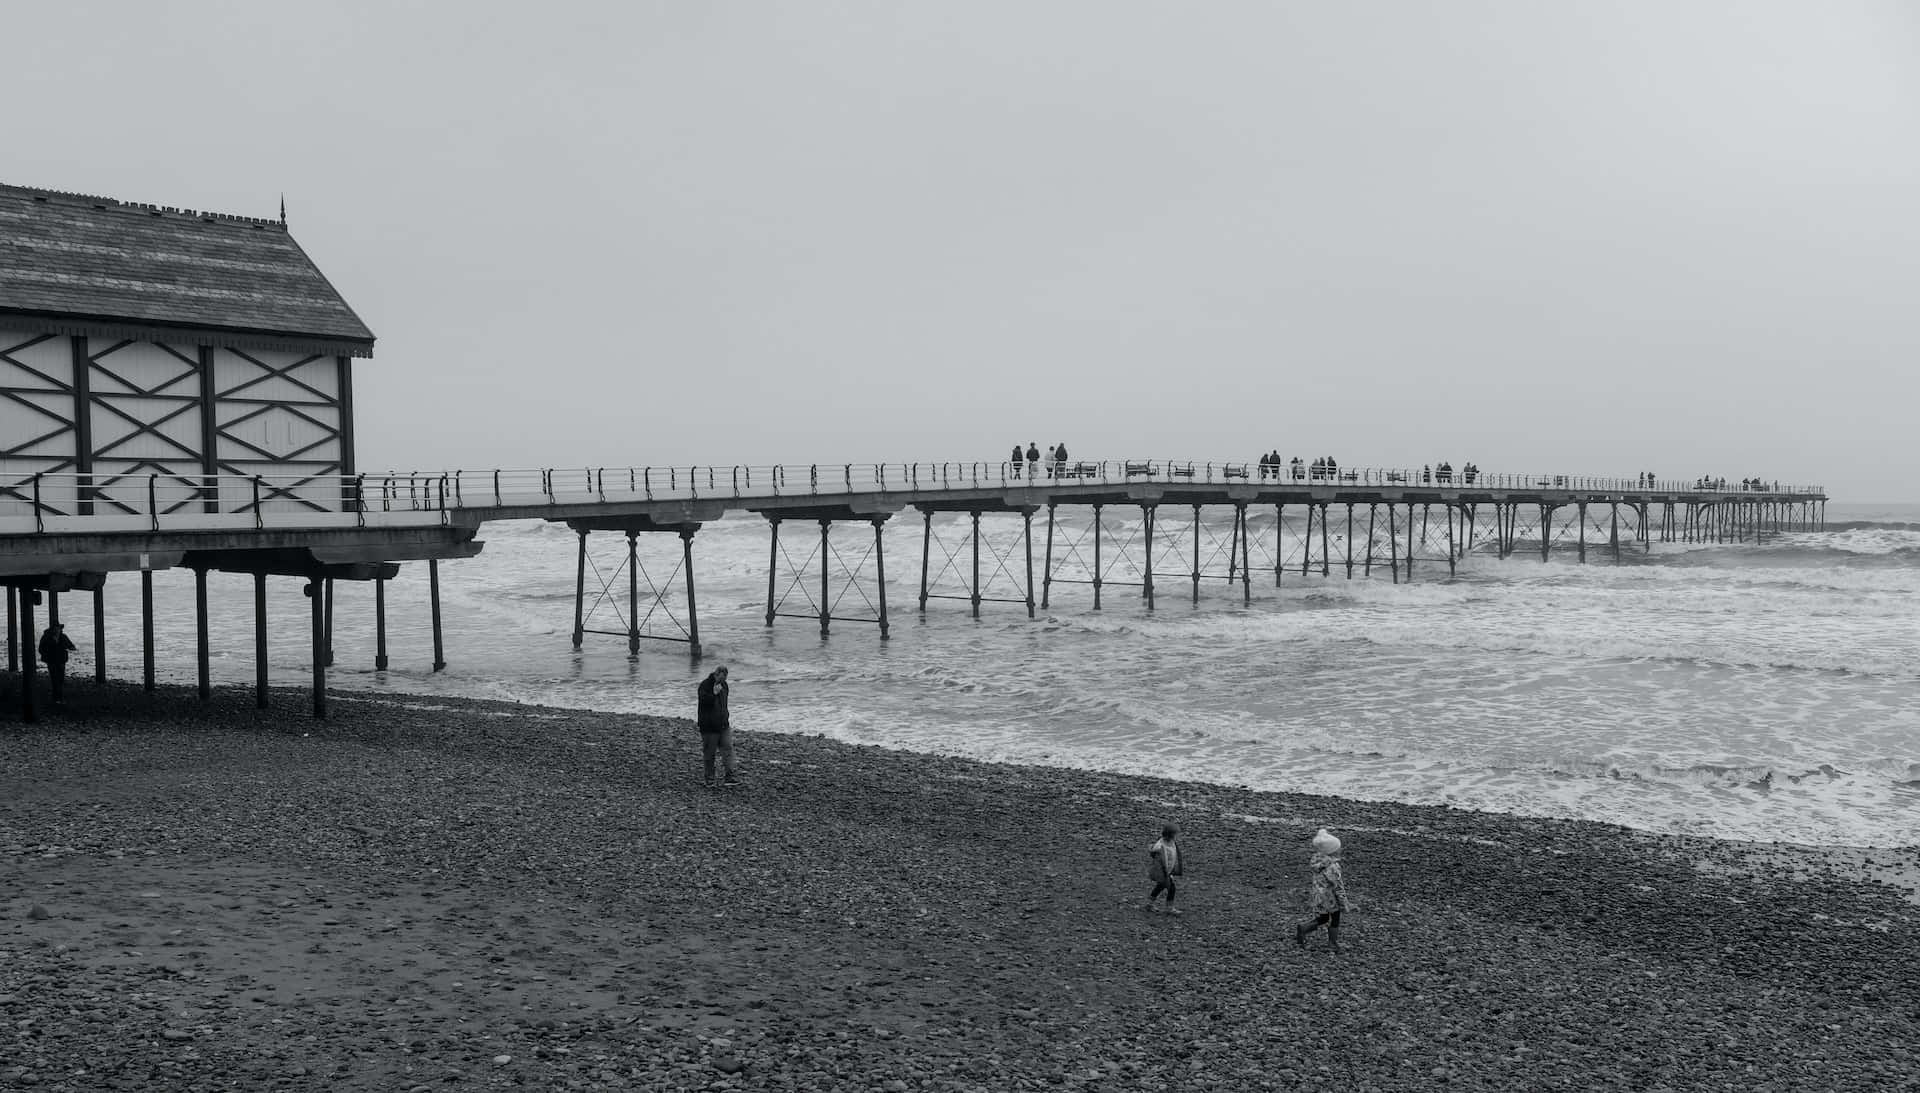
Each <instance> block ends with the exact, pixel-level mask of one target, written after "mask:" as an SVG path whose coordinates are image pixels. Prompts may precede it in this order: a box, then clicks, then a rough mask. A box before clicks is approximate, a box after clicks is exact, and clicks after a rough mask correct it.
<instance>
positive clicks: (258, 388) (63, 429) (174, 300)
mask: <svg viewBox="0 0 1920 1093" xmlns="http://www.w3.org/2000/svg"><path fill="white" fill-rule="evenodd" d="M373 346H374V335H373V331H371V330H370V329H368V327H367V324H366V323H365V322H363V321H362V320H361V318H360V317H359V315H357V314H355V312H354V310H353V308H352V307H350V306H349V305H348V304H347V302H346V300H345V299H344V298H342V297H341V295H340V293H339V291H338V290H337V289H335V288H334V286H333V285H332V284H331V283H330V282H329V281H328V280H327V278H326V276H325V275H324V274H323V273H321V272H320V269H319V267H317V266H316V265H315V264H314V263H313V260H312V259H311V258H309V257H308V256H307V254H306V252H305V251H304V250H302V249H301V247H300V245H299V243H297V242H296V241H295V240H294V238H293V236H292V235H291V234H290V233H289V232H288V230H287V225H286V223H285V221H284V219H282V220H267V219H260V218H256V217H246V216H230V215H225V214H219V213H209V212H199V211H195V210H191V209H180V208H173V207H163V206H158V205H144V204H136V203H130V202H124V201H116V200H112V199H108V198H101V197H91V196H86V195H82V194H72V193H62V192H56V191H51V190H40V189H31V188H26V187H21V186H10V185H0V583H4V584H5V585H6V587H7V604H8V623H9V626H8V636H9V643H8V644H9V667H10V670H14V671H22V672H24V673H25V674H26V675H27V677H28V678H27V682H28V683H29V685H28V686H26V687H24V688H22V690H23V702H24V703H25V705H24V707H23V711H22V713H23V716H24V717H26V718H28V719H31V718H32V716H33V706H32V702H33V687H32V686H31V685H30V684H31V673H32V671H33V669H34V623H33V607H34V606H35V605H36V604H37V603H39V602H40V601H41V593H49V594H52V595H53V596H55V597H57V595H58V594H59V593H61V592H71V591H92V592H93V593H94V596H95V611H96V628H95V634H96V641H97V642H100V643H101V647H100V648H99V649H98V650H96V652H97V654H98V655H97V656H96V658H95V671H96V673H97V674H98V675H99V676H100V677H101V678H104V677H105V665H106V660H105V650H104V637H103V634H104V629H105V626H104V619H103V618H101V617H100V616H101V614H102V612H101V606H100V604H101V601H100V596H99V590H100V588H101V587H102V585H103V584H104V582H105V580H106V577H107V574H109V573H113V572H116V571H137V572H140V573H142V574H143V578H142V579H143V582H144V583H145V584H146V587H147V590H148V594H147V595H146V596H145V597H143V600H144V603H145V605H146V611H145V615H146V618H145V627H144V631H145V638H144V642H143V646H144V654H145V676H146V681H147V684H148V686H149V687H151V686H152V682H153V639H152V618H151V613H152V606H151V604H152V598H151V581H152V573H153V571H154V570H158V569H166V568H170V567H174V566H180V567H185V568H190V569H192V570H193V571H194V572H195V574H196V576H197V578H198V581H199V588H198V592H199V595H198V605H199V616H200V619H199V622H200V644H199V651H200V687H201V693H202V695H203V696H204V695H205V694H206V693H207V689H208V666H207V655H208V653H207V638H206V574H207V572H208V571H209V570H222V571H228V572H240V573H250V574H253V575H254V576H255V578H256V609H257V615H258V617H257V620H256V630H257V649H256V652H257V654H258V659H259V675H258V682H259V685H260V700H261V701H262V703H264V702H265V698H266V669H267V665H266V647H265V641H266V627H265V602H266V597H265V581H266V578H267V577H268V576H272V575H284V576H295V577H300V578H304V579H305V580H306V581H307V582H308V590H309V593H310V594H311V595H312V596H313V597H314V601H315V604H314V619H315V623H314V633H315V638H314V659H315V688H316V690H315V702H316V712H320V713H324V709H325V693H324V679H323V670H324V667H325V661H326V660H328V659H330V656H331V654H330V648H329V643H330V633H329V632H330V629H331V618H330V604H331V587H332V581H333V580H335V579H350V580H374V581H380V582H384V580H385V579H387V578H389V577H391V576H393V574H394V572H395V571H396V568H397V567H396V566H395V564H394V563H395V562H397V561H399V560H403V559H429V560H437V559H440V558H454V557H467V556H470V555H472V554H474V553H477V552H478V550H479V544H478V543H477V542H474V541H472V540H473V535H474V531H473V529H472V528H471V527H468V528H465V529H461V528H453V527H442V526H420V525H411V526H410V525H405V524H400V525H395V524H394V523H393V522H391V521H388V522H385V523H382V522H380V521H369V520H368V519H367V518H366V516H365V505H364V504H363V503H362V496H363V493H362V488H361V486H360V485H359V481H360V480H359V479H358V477H357V467H356V463H355V453H354V430H353V364H354V362H355V360H357V359H360V358H367V357H371V356H372V355H373ZM269 514H271V516H272V519H271V520H269V519H267V517H268V515H269ZM163 517H164V518H163ZM269 525H271V526H269ZM436 575H437V574H436ZM436 587H437V582H436ZM323 601H324V602H323ZM380 602H381V603H382V610H383V611H384V597H381V598H380ZM57 610H58V601H57V598H56V599H53V600H52V601H51V602H50V603H49V611H50V613H51V612H57ZM435 613H436V632H437V630H438V626H437V614H438V605H437V599H436V604H435ZM382 632H383V633H384V625H383V626H382ZM385 659H386V658H385V652H384V648H383V649H382V651H381V653H380V655H379V658H378V666H379V667H383V668H384V667H385V663H384V662H385ZM434 661H435V667H436V668H437V667H439V666H440V663H441V658H440V655H439V653H438V652H437V651H436V654H435V657H434Z"/></svg>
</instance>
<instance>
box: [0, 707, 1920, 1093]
mask: <svg viewBox="0 0 1920 1093" xmlns="http://www.w3.org/2000/svg"><path fill="white" fill-rule="evenodd" d="M73 692H74V693H73V695H72V698H71V704H70V705H69V706H68V707H67V708H65V709H63V710H59V711H54V712H52V713H51V714H50V715H48V716H47V717H45V718H44V719H43V720H42V721H41V722H40V723H39V724H36V725H30V726H23V725H20V724H19V723H18V722H17V721H12V720H9V721H5V722H0V1089H6V1090H15V1089H20V1090H25V1089H32V1090H48V1091H53V1090H59V1091H74V1093H79V1091H95V1090H228V1089H249V1090H252V1089H283V1090H309V1089H313V1090H318V1089H328V1090H362V1089H364V1090H414V1091H422V1090H459V1089H579V1090H616V1089H620V1090H656V1089H657V1090H700V1089H723V1090H724V1089H773V1090H868V1089H872V1090H891V1091H903V1090H981V1091H987V1090H994V1091H998V1090H1008V1089H1076V1090H1175V1089H1178V1090H1191V1089H1203V1090H1205V1089H1215V1090H1262V1089H1295V1088H1338V1089H1342V1090H1348V1091H1356V1090H1414V1089H1435V1088H1448V1089H1472V1090H1483V1089H1484V1090H1512V1089H1580V1090H1593V1089H1636V1090H1661V1089H1672V1090H1691V1089H1728V1090H1801V1089H1861V1090H1867V1089H1873V1090H1883V1089H1885V1090H1892V1089H1920V1057H1916V1050H1917V1049H1916V1047H1915V1045H1920V902H1916V898H1915V895H1914V881H1915V877H1916V869H1917V867H1920V854H1917V853H1916V850H1915V849H1914V848H1912V847H1908V848H1904V849H1891V850H1887V849H1882V850H1866V849H1861V850H1848V849H1839V850H1806V849H1802V848H1796V847H1790V846H1785V845H1758V844H1751V843H1731V842H1714V841H1708V840H1698V839H1690V838H1684V837H1675V836H1651V835H1647V834H1642V833H1637V832H1633V831H1630V830H1627V829H1625V828H1619V827H1612V826H1607V825H1601V824H1594V823H1588V822H1579V821H1555V820H1540V819H1526V818H1517V817H1511V816H1504V815H1495V814H1488V813H1478V812H1469V811H1463V810H1457V809H1449V808H1444V807H1429V806H1410V805H1396V804H1381V803H1366V802H1357V801H1349V800H1343V799H1339V798H1333V797H1317V796H1309V795H1300V794H1284V793H1268V792H1254V791H1250V790H1244V789H1236V788H1232V787H1224V786H1211V785H1204V786H1203V785H1197V784H1191V783H1183V782H1177V781H1171V780H1158V779H1152V778H1142V777H1135V776H1123V775H1115V774H1103V773H1093V772H1085V771H1075V770H1066V769H1057V768H1040V767H1025V766H1013V765H1000V764H991V763H984V762H978V761H973V760H967V759H959V758H948V757H934V756H927V755H921V754H913V753H907V752H898V751H888V750H882V749H879V748H872V747H859V746H854V745H848V744H844V743H838V742H834V741H830V740H827V739H823V738H816V737H810V736H800V735H785V734H779V733H751V734H749V733H741V734H739V739H738V748H739V753H740V761H741V769H742V773H743V776H744V778H745V781H746V784H745V785H743V786H741V787H739V788H736V789H731V790H720V791H715V790H708V789H706V788H705V787H703V786H702V784H701V779H700V776H699V760H700V756H699V741H698V737H697V735H696V733H695V730H694V728H693V726H692V724H691V723H690V722H688V721H682V720H678V719H672V718H660V717H647V716H637V715H613V714H604V713H595V712H591V711H580V710H563V709H553V708H543V707H538V706H531V705H518V704H503V703H490V702H483V701H475V700H461V699H448V698H441V697H432V698H425V697H422V698H410V697H406V696H394V695H380V696H375V695H368V694H348V693H337V694H335V695H334V696H332V706H333V709H332V713H333V716H332V718H331V719H330V720H328V721H325V722H315V721H313V720H311V719H310V718H309V717H307V716H306V711H305V707H304V704H303V703H301V702H300V701H299V696H298V694H297V693H295V692H288V693H286V694H285V695H282V696H280V697H279V702H280V704H279V705H277V706H276V707H275V708H272V709H268V710H257V709H255V708H254V705H253V701H252V695H251V693H250V692H246V691H241V690H224V689H223V690H217V691H216V692H215V694H214V696H213V698H212V699H211V700H210V701H208V702H204V703H203V702H200V701H198V700H196V699H195V698H194V697H193V696H192V694H191V693H190V692H189V691H185V690H180V689H171V688H163V689H162V690H161V691H160V692H159V693H157V694H154V695H147V694H143V693H142V692H140V691H139V689H138V688H137V687H130V686H126V685H121V684H109V685H105V686H99V685H94V684H91V683H84V682H83V683H80V684H77V685H75V686H74V687H73ZM8 716H12V715H11V714H9V715H8ZM1163 822H1173V823H1176V824H1178V825H1179V826H1180V828H1181V830H1182V842H1183V846H1184V848H1185V849H1184V858H1185V864H1186V878H1185V879H1186V883H1185V884H1184V885H1183V887H1182V890H1181V896H1180V903H1181V905H1182V907H1183V909H1184V912H1185V913H1184V914H1183V915H1182V916H1180V917H1173V916H1168V915H1161V914H1149V913H1147V912H1146V911H1145V910H1144V905H1145V901H1144V897H1145V894H1146V890H1147V888H1148V887H1149V885H1148V884H1147V882H1146V866H1147V857H1146V847H1147V845H1148V844H1149V843H1150V842H1151V841H1152V840H1153V838H1154V836H1155V835H1156V833H1157V831H1158V829H1159V827H1160V825H1161V824H1162V823H1163ZM1321 826H1326V827H1329V828H1331V829H1332V830H1333V831H1334V832H1335V833H1337V834H1338V835H1340V837H1341V838H1342V840H1343V841H1344V842H1345V853H1344V858H1345V871H1346V878H1347V885H1348V891H1349V894H1350V896H1351V897H1352V900H1353V906H1352V907H1351V908H1350V910H1349V912H1348V915H1347V921H1346V923H1345V926H1346V929H1345V930H1344V931H1343V938H1342V942H1343V948H1344V950H1345V951H1344V952H1342V953H1340V954H1338V955H1336V954H1334V953H1332V952H1330V951H1328V949H1327V944H1326V935H1325V933H1324V932H1322V933H1321V934H1319V935H1318V936H1317V937H1316V938H1315V939H1314V940H1313V941H1312V942H1311V943H1310V945H1309V947H1308V948H1307V949H1306V950H1304V951H1303V950H1301V949H1299V948H1297V947H1295V945H1294V942H1293V934H1292V925H1293V923H1294V922H1295V921H1296V920H1297V919H1298V917H1299V914H1300V912H1299V907H1300V902H1301V898H1302V893H1301V886H1302V884H1303V882H1304V879H1305V873H1304V866H1305V861H1306V856H1307V845H1306V844H1307V840H1308V838H1309V837H1310V836H1311V835H1312V833H1313V832H1314V830H1315V829H1316V828H1318V827H1321Z"/></svg>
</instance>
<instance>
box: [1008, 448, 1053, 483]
mask: <svg viewBox="0 0 1920 1093" xmlns="http://www.w3.org/2000/svg"><path fill="white" fill-rule="evenodd" d="M1008 465H1009V466H1010V467H1012V468H1013V476H1014V477H1015V478H1018V477H1019V476H1020V473H1021V468H1022V467H1023V466H1024V467H1025V469H1026V475H1027V477H1028V478H1038V477H1040V445H1039V444H1037V443H1034V442H1033V441H1028V442H1027V446H1026V447H1025V448H1024V449H1023V448H1021V447H1020V445H1018V444H1015V445H1014V446H1013V456H1012V458H1011V459H1009V460H1008ZM1047 477H1048V478H1066V477H1068V474H1067V446H1066V444H1065V443H1060V444H1055V445H1054V446H1053V447H1051V448H1048V449H1047Z"/></svg>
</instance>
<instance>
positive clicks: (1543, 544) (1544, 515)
mask: <svg viewBox="0 0 1920 1093" xmlns="http://www.w3.org/2000/svg"><path fill="white" fill-rule="evenodd" d="M1552 549H1553V506H1552V505H1541V506H1540V560H1541V561H1543V562H1544V561H1546V560H1547V552H1548V551H1550V550H1552Z"/></svg>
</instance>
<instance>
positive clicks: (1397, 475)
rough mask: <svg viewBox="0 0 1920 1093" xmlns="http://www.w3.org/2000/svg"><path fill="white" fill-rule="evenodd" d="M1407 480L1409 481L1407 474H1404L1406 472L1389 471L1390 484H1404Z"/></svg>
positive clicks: (1388, 479)
mask: <svg viewBox="0 0 1920 1093" xmlns="http://www.w3.org/2000/svg"><path fill="white" fill-rule="evenodd" d="M1406 480H1407V476H1406V472H1404V471H1388V472H1387V481H1388V482H1402V483H1404V482H1405V481H1406Z"/></svg>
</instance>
